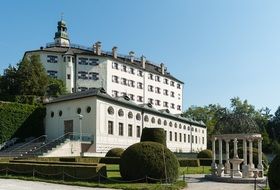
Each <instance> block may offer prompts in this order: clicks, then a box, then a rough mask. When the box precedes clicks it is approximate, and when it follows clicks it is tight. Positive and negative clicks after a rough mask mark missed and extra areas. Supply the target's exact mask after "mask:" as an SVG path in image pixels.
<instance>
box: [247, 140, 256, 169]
mask: <svg viewBox="0 0 280 190" xmlns="http://www.w3.org/2000/svg"><path fill="white" fill-rule="evenodd" d="M248 141H249V166H250V168H251V169H254V168H255V166H254V163H253V142H252V139H249V140H248Z"/></svg>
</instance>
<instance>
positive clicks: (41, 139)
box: [9, 135, 47, 156]
mask: <svg viewBox="0 0 280 190" xmlns="http://www.w3.org/2000/svg"><path fill="white" fill-rule="evenodd" d="M46 137H47V135H42V136H40V137H37V138H35V139H33V140H31V141H29V142H27V143H25V144H23V145H21V146H19V147H17V148H15V149H14V150H11V151H10V152H9V155H10V156H12V154H13V153H14V152H16V151H19V150H21V149H23V148H25V147H27V146H28V145H30V144H31V143H35V142H36V141H39V142H40V141H42V142H43V141H45V140H46Z"/></svg>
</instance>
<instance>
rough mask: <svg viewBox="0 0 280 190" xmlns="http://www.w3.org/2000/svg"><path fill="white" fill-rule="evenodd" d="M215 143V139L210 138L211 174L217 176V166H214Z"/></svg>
mask: <svg viewBox="0 0 280 190" xmlns="http://www.w3.org/2000/svg"><path fill="white" fill-rule="evenodd" d="M215 142H216V137H213V138H212V152H213V159H212V164H211V168H212V174H213V175H216V174H217V164H216V148H215Z"/></svg>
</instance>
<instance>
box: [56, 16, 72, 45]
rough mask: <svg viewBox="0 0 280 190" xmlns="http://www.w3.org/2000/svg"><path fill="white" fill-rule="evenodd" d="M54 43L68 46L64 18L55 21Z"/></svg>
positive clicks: (68, 41)
mask: <svg viewBox="0 0 280 190" xmlns="http://www.w3.org/2000/svg"><path fill="white" fill-rule="evenodd" d="M54 41H55V44H56V45H58V46H64V47H69V44H70V40H69V38H68V34H67V26H66V22H65V21H64V20H62V19H61V20H60V21H59V22H58V23H57V32H56V33H55V37H54Z"/></svg>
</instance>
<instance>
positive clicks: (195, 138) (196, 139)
mask: <svg viewBox="0 0 280 190" xmlns="http://www.w3.org/2000/svg"><path fill="white" fill-rule="evenodd" d="M195 144H197V136H195Z"/></svg>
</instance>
